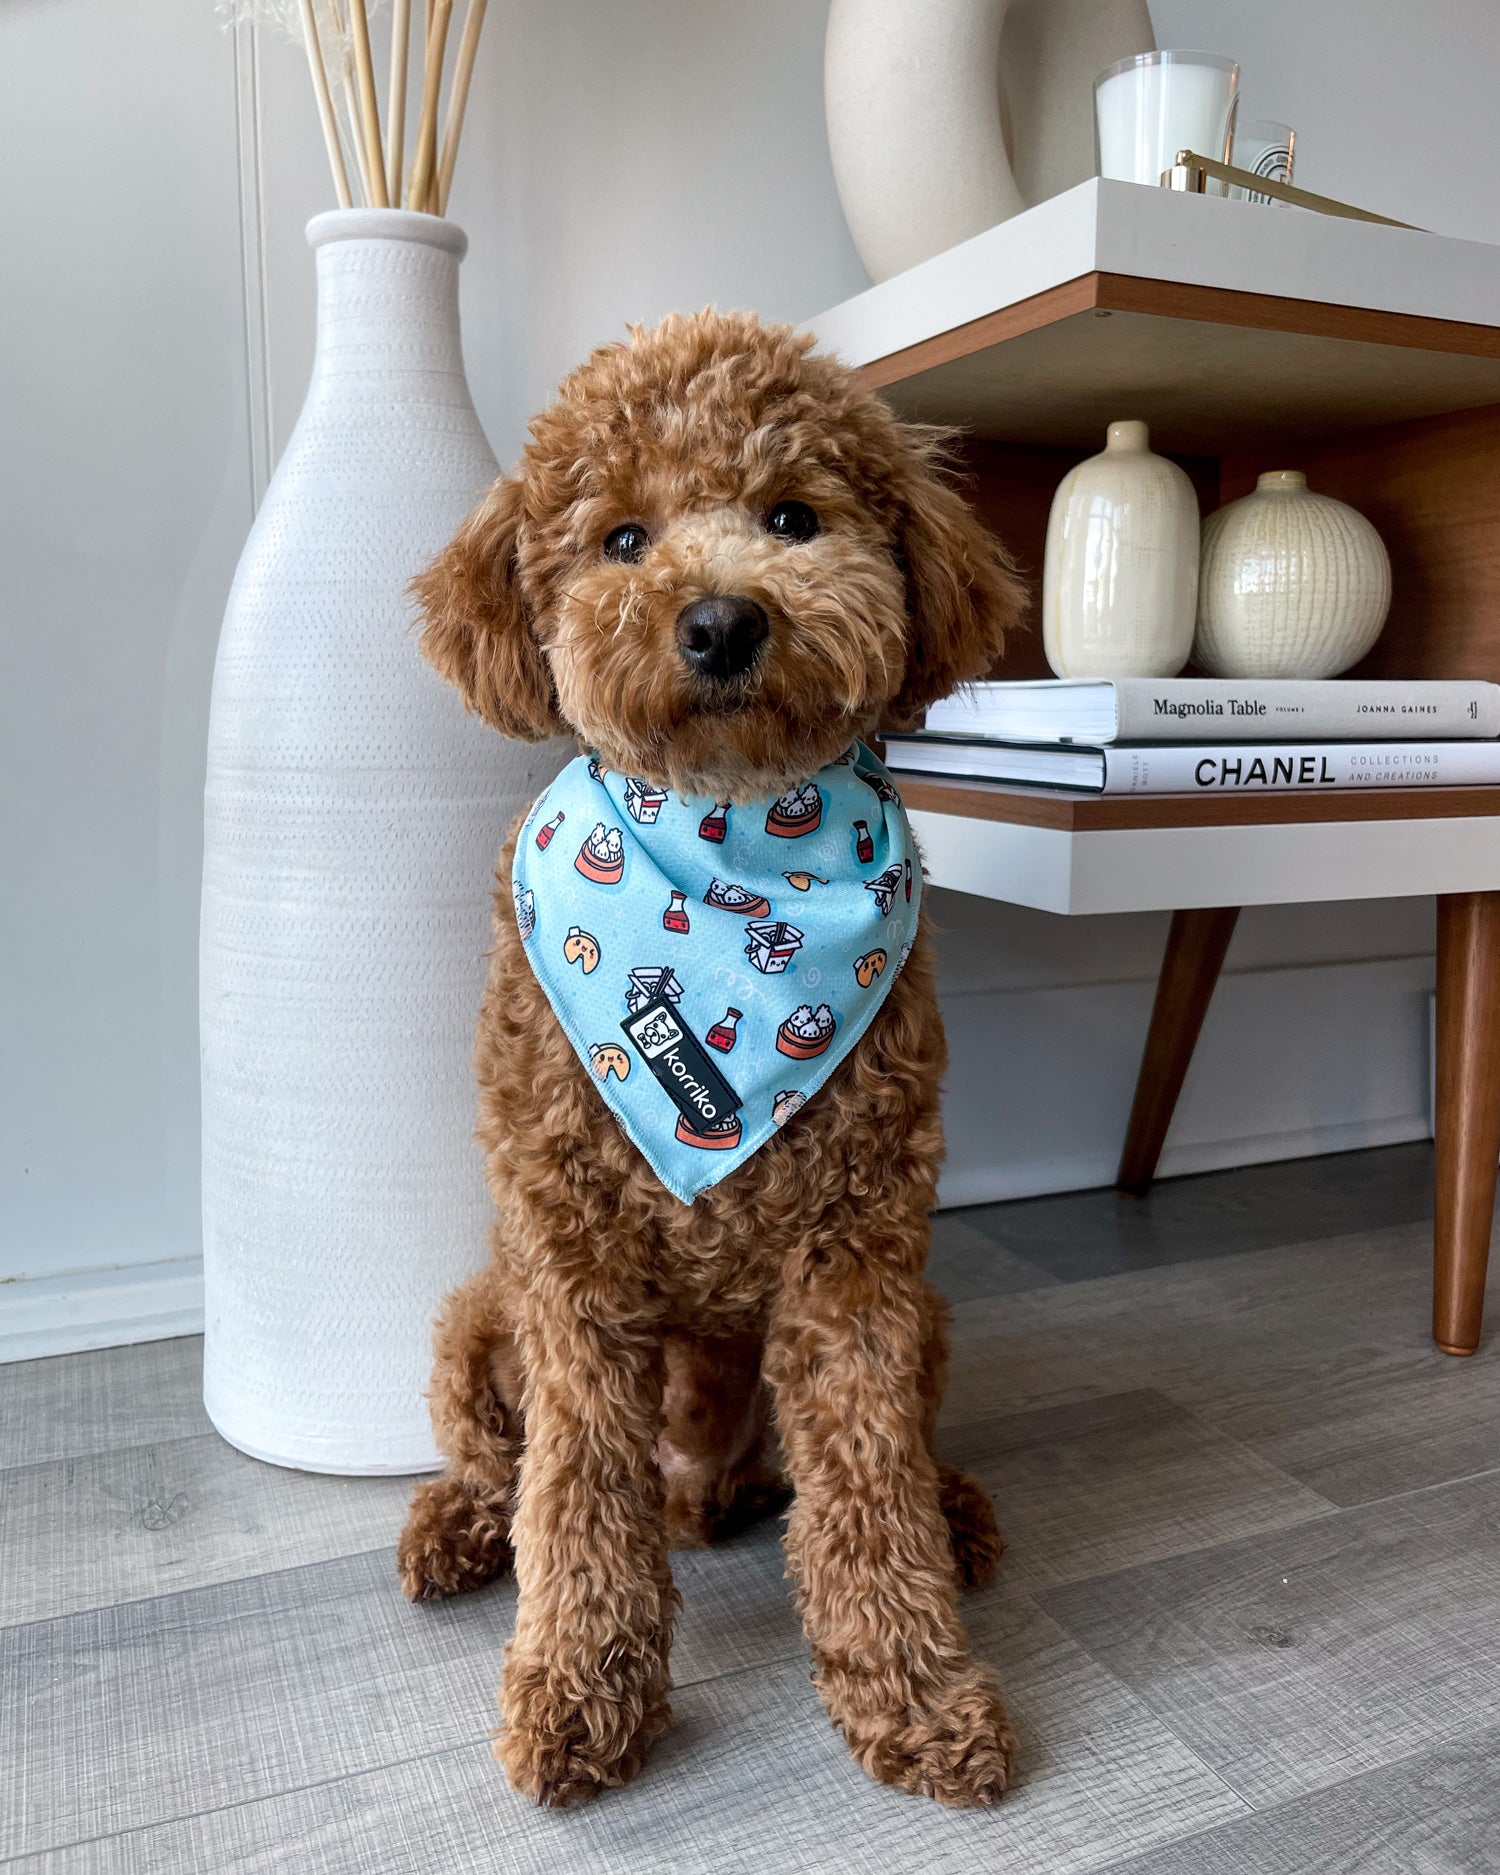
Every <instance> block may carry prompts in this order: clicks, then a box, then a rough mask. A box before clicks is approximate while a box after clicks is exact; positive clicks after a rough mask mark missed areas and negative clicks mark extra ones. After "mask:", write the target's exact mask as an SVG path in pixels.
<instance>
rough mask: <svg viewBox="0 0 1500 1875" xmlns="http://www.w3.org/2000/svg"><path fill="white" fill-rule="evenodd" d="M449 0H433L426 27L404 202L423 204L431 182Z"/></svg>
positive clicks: (416, 205) (450, 9)
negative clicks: (418, 114) (417, 115)
mask: <svg viewBox="0 0 1500 1875" xmlns="http://www.w3.org/2000/svg"><path fill="white" fill-rule="evenodd" d="M452 12H453V0H433V5H432V24H431V25H430V26H429V27H428V29H427V45H426V49H425V50H424V52H423V55H422V56H423V61H424V68H423V72H422V115H421V117H420V119H419V120H418V123H417V149H416V155H415V156H414V157H413V158H412V165H411V181H410V182H409V183H408V184H407V189H406V206H407V207H408V208H417V209H422V208H426V207H427V199H428V193H429V191H430V190H431V188H432V183H433V158H434V155H435V153H436V149H437V117H438V92H439V89H440V88H441V86H442V82H443V54H444V52H445V51H446V50H447V45H448V20H449V17H450V16H451V14H452Z"/></svg>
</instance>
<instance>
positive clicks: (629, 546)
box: [604, 521, 651, 566]
mask: <svg viewBox="0 0 1500 1875" xmlns="http://www.w3.org/2000/svg"><path fill="white" fill-rule="evenodd" d="M650 545H651V536H650V535H649V534H648V533H647V532H646V530H645V528H643V527H642V526H641V525H640V523H639V522H638V521H627V522H626V523H625V525H624V526H623V527H617V528H616V529H615V530H614V532H613V533H612V534H608V535H606V536H605V541H604V557H605V559H606V560H620V561H622V562H623V563H624V564H625V565H626V566H639V565H640V563H641V561H642V560H644V559H645V557H646V549H647V548H648V547H649V546H650Z"/></svg>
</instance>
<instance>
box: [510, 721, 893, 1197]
mask: <svg viewBox="0 0 1500 1875" xmlns="http://www.w3.org/2000/svg"><path fill="white" fill-rule="evenodd" d="M511 889H512V891H513V892H514V895H515V902H516V922H517V926H518V928H519V930H520V933H521V938H522V941H523V944H524V946H525V950H526V955H527V957H528V958H529V959H530V962H531V967H532V969H533V971H535V973H536V978H537V981H538V982H539V983H540V984H541V986H542V988H543V989H544V990H545V991H546V993H547V998H548V1001H549V1002H550V1003H551V1004H552V1007H553V1009H554V1010H555V1011H556V1012H557V1019H558V1021H559V1022H561V1023H562V1026H563V1029H564V1031H565V1032H566V1034H567V1037H568V1040H569V1041H570V1042H571V1043H572V1044H573V1047H574V1049H575V1050H576V1051H577V1054H578V1058H579V1060H580V1061H581V1062H583V1063H584V1065H585V1066H586V1067H587V1068H588V1069H589V1070H590V1071H591V1073H592V1074H593V1076H594V1079H595V1081H596V1083H597V1085H598V1087H599V1091H600V1093H601V1094H602V1095H603V1096H604V1099H605V1101H606V1103H607V1104H608V1106H609V1108H610V1110H611V1111H612V1112H613V1114H614V1115H615V1118H616V1119H617V1120H618V1121H619V1122H620V1124H621V1126H623V1127H624V1129H625V1131H626V1133H627V1134H628V1135H629V1137H630V1138H631V1140H633V1141H634V1143H635V1145H636V1146H637V1147H638V1148H639V1149H640V1151H641V1152H642V1153H643V1154H644V1155H645V1157H646V1159H647V1160H648V1161H649V1162H650V1164H651V1167H652V1169H653V1170H654V1171H655V1173H656V1175H657V1177H658V1178H660V1179H661V1181H662V1183H663V1184H664V1185H665V1186H666V1187H667V1189H668V1190H669V1191H671V1192H674V1193H675V1194H676V1195H677V1197H679V1198H681V1199H682V1201H683V1202H684V1203H685V1204H690V1203H691V1202H692V1200H693V1199H694V1198H695V1197H696V1196H697V1195H698V1193H699V1192H700V1191H704V1190H706V1189H707V1188H708V1187H709V1186H710V1185H715V1184H717V1183H718V1181H719V1180H720V1179H721V1178H725V1177H727V1176H728V1174H729V1173H730V1172H732V1171H733V1170H734V1169H735V1167H736V1166H738V1165H742V1164H743V1163H744V1161H745V1160H746V1159H748V1158H749V1157H750V1155H751V1154H752V1153H753V1152H755V1151H757V1150H758V1149H759V1148H760V1147H761V1146H763V1145H764V1144H765V1142H766V1141H767V1140H768V1139H769V1138H770V1137H771V1135H772V1134H773V1133H774V1132H775V1131H776V1129H777V1127H779V1126H782V1125H784V1124H785V1123H786V1121H787V1120H788V1119H789V1118H790V1117H791V1116H792V1114H794V1113H795V1112H796V1111H797V1109H798V1108H799V1107H801V1106H802V1105H804V1103H805V1102H807V1101H808V1100H810V1099H811V1098H812V1096H813V1095H814V1094H815V1093H816V1092H817V1091H818V1089H819V1088H820V1087H821V1086H822V1085H823V1083H824V1082H825V1081H826V1080H827V1079H828V1077H829V1075H830V1074H832V1073H833V1071H834V1069H835V1068H836V1067H837V1066H838V1064H839V1063H840V1062H841V1061H842V1060H843V1059H844V1057H845V1055H847V1054H848V1052H849V1050H850V1049H851V1048H853V1046H854V1044H855V1043H856V1042H857V1041H858V1040H859V1038H860V1036H861V1035H863V1034H864V1032H865V1030H866V1029H867V1028H868V1027H869V1026H870V1023H871V1021H872V1020H873V1018H874V1016H875V1013H876V1011H877V1010H878V1009H879V1008H880V1005H881V1004H882V1003H883V1002H884V1001H885V998H886V996H887V995H888V993H889V991H890V987H891V985H892V983H893V982H894V981H895V980H896V976H897V974H898V973H899V971H900V969H901V966H902V965H903V964H904V963H905V962H906V958H907V954H908V952H909V951H910V950H911V944H912V939H913V937H914V936H915V934H916V929H917V912H918V909H919V907H920V905H921V892H922V873H921V866H920V863H919V862H918V859H917V854H916V849H915V846H914V845H913V842H912V836H911V828H910V827H909V826H908V824H907V820H906V814H905V812H904V810H903V809H902V806H901V797H900V795H898V794H897V792H896V789H895V785H894V783H893V782H892V781H891V778H890V776H889V775H888V774H887V773H886V771H885V769H884V768H883V767H882V766H881V764H880V763H879V762H878V761H877V760H876V759H875V757H874V756H873V755H871V753H870V752H869V750H868V749H866V748H865V746H864V745H863V743H855V744H854V746H853V747H852V748H851V749H849V750H848V752H847V753H846V754H844V755H843V756H841V757H840V758H839V760H838V761H837V762H835V763H833V764H832V765H830V766H829V767H827V768H824V769H822V770H820V771H819V773H818V774H816V775H815V776H814V777H813V779H812V780H811V781H807V782H804V783H803V784H802V785H801V786H800V787H797V788H792V789H790V790H789V791H788V792H787V793H785V794H783V795H781V796H779V797H778V798H777V799H775V800H760V801H733V802H731V801H712V800H708V799H697V798H691V799H682V798H679V797H677V796H673V795H669V794H667V793H665V792H664V791H663V790H662V789H660V788H657V787H653V786H652V785H651V784H650V783H649V782H646V781H642V780H641V779H640V777H639V776H636V775H617V774H614V773H611V772H610V771H608V770H606V769H603V768H601V767H600V765H599V761H598V758H597V757H592V756H590V757H584V756H579V757H578V758H577V760H576V761H573V762H570V763H569V764H568V766H567V767H566V768H565V769H564V770H563V771H562V773H561V774H560V775H559V776H558V777H557V779H556V780H555V781H554V782H553V783H552V785H551V787H550V788H548V790H547V792H546V793H545V794H544V795H542V797H541V799H540V800H539V801H537V803H536V805H535V806H534V807H533V808H532V810H531V812H530V814H528V815H527V817H526V824H525V826H524V827H523V828H522V830H521V835H520V838H519V839H518V840H517V842H516V852H515V863H514V866H513V868H512V877H511Z"/></svg>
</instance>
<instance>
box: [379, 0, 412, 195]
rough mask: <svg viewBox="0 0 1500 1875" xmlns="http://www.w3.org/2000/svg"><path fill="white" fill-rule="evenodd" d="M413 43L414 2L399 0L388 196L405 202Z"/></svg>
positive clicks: (394, 14) (394, 19)
mask: <svg viewBox="0 0 1500 1875" xmlns="http://www.w3.org/2000/svg"><path fill="white" fill-rule="evenodd" d="M410 40H411V0H395V6H394V7H393V8H392V11H391V84H390V93H389V96H388V97H387V100H386V107H385V136H386V143H387V145H388V149H387V153H386V170H385V186H386V193H387V194H388V195H389V196H390V199H391V200H392V202H394V203H395V204H396V205H397V206H398V207H399V206H400V203H401V170H402V165H403V164H404V162H405V160H406V56H407V49H408V46H409V43H410Z"/></svg>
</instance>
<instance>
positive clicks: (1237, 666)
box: [1193, 469, 1391, 677]
mask: <svg viewBox="0 0 1500 1875" xmlns="http://www.w3.org/2000/svg"><path fill="white" fill-rule="evenodd" d="M1390 604H1391V562H1390V556H1389V555H1388V554H1387V553H1386V550H1385V543H1384V541H1382V540H1381V538H1380V536H1379V534H1377V533H1376V531H1375V529H1374V528H1373V527H1372V526H1371V525H1370V523H1369V522H1368V521H1367V520H1366V519H1365V517H1364V516H1363V515H1362V514H1360V513H1358V512H1357V511H1356V510H1355V509H1353V508H1350V507H1348V506H1346V505H1345V503H1343V502H1342V501H1334V500H1333V499H1332V497H1331V496H1328V495H1316V494H1314V493H1313V492H1312V491H1311V490H1310V489H1309V488H1308V486H1307V477H1306V476H1305V475H1304V474H1303V473H1302V472H1301V470H1300V469H1274V470H1272V471H1271V472H1270V473H1268V474H1266V475H1262V476H1261V477H1260V478H1259V480H1258V481H1257V482H1256V485H1255V493H1254V494H1252V495H1246V496H1244V497H1243V499H1241V500H1239V501H1231V502H1230V503H1229V504H1228V505H1227V506H1226V507H1223V508H1220V509H1219V510H1218V512H1217V513H1216V514H1211V515H1210V516H1209V518H1208V520H1207V521H1206V522H1205V523H1204V526H1203V553H1202V561H1201V569H1200V573H1199V585H1198V634H1197V637H1196V639H1195V640H1194V643H1193V657H1194V660H1195V662H1196V663H1198V664H1200V665H1201V666H1202V667H1203V669H1204V670H1205V671H1207V672H1208V673H1209V675H1210V676H1213V677H1336V676H1337V675H1338V674H1339V672H1340V671H1347V670H1348V669H1350V667H1351V666H1352V665H1355V664H1357V663H1358V662H1359V660H1360V659H1361V658H1362V657H1363V656H1364V655H1365V653H1366V652H1367V651H1368V650H1369V649H1370V647H1371V645H1373V644H1374V642H1375V640H1376V639H1377V638H1378V637H1379V636H1380V631H1381V627H1382V626H1383V625H1384V624H1385V618H1386V613H1387V612H1388V611H1389V610H1390Z"/></svg>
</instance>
